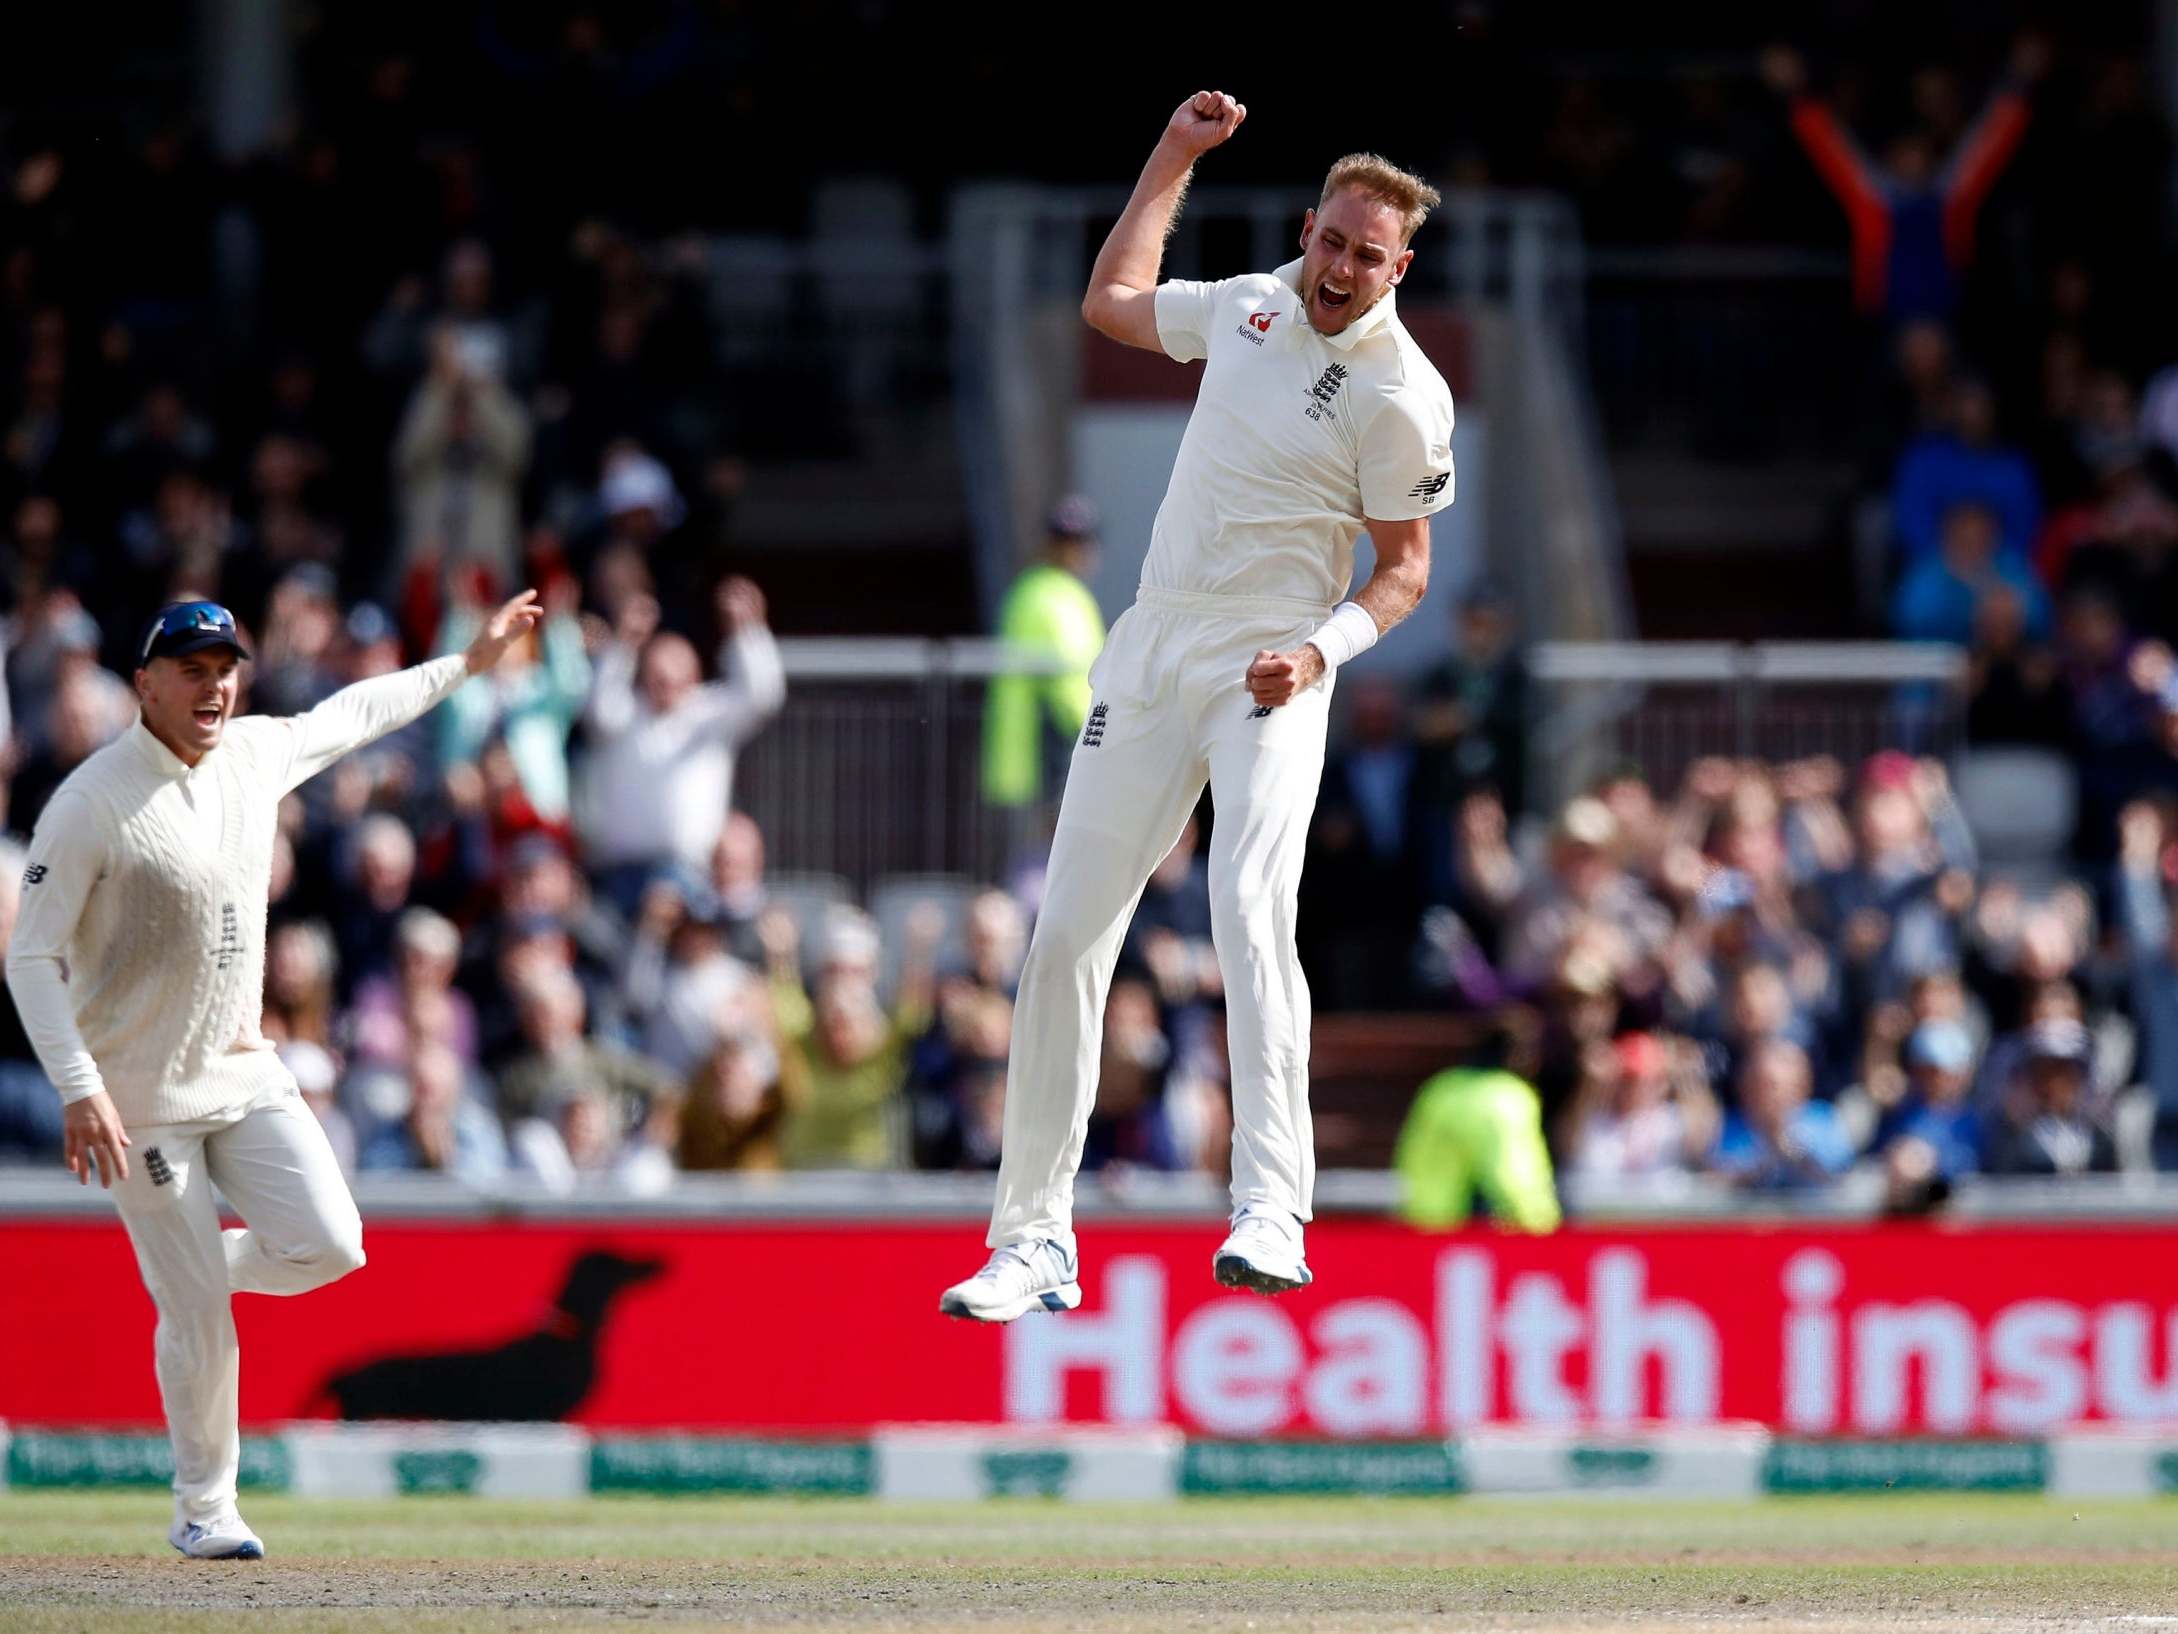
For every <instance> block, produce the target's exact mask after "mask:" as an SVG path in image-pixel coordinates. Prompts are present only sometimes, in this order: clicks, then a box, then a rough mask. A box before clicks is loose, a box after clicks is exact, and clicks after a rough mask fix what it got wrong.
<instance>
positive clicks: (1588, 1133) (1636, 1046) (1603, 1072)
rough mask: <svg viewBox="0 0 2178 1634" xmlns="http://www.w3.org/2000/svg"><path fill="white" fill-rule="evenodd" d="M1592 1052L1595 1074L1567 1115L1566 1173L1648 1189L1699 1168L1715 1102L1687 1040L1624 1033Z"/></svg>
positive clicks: (1710, 1138) (1709, 1140)
mask: <svg viewBox="0 0 2178 1634" xmlns="http://www.w3.org/2000/svg"><path fill="white" fill-rule="evenodd" d="M1595 1053H1596V1063H1595V1065H1596V1070H1595V1071H1594V1072H1593V1074H1592V1075H1591V1076H1590V1077H1589V1078H1588V1079H1587V1080H1586V1081H1585V1082H1584V1083H1583V1084H1582V1086H1581V1090H1580V1092H1579V1095H1578V1098H1577V1099H1576V1100H1575V1101H1574V1103H1573V1105H1572V1106H1571V1107H1570V1108H1569V1109H1568V1111H1567V1113H1566V1125H1567V1132H1566V1134H1565V1136H1564V1137H1563V1139H1562V1141H1561V1145H1562V1146H1563V1147H1564V1149H1565V1151H1566V1154H1567V1162H1566V1169H1567V1172H1568V1173H1569V1174H1573V1175H1578V1176H1580V1177H1581V1178H1582V1179H1585V1180H1608V1181H1616V1182H1634V1183H1653V1182H1655V1181H1657V1180H1659V1179H1662V1178H1665V1177H1672V1176H1686V1175H1691V1174H1693V1173H1694V1172H1695V1171H1697V1170H1699V1169H1701V1168H1702V1167H1703V1166H1705V1165H1706V1163H1707V1162H1708V1159H1709V1152H1710V1148H1711V1147H1713V1146H1714V1145H1715V1144H1716V1140H1717V1103H1716V1099H1715V1097H1713V1096H1712V1095H1711V1094H1710V1093H1709V1084H1708V1081H1707V1079H1706V1078H1705V1076H1704V1075H1703V1071H1702V1062H1701V1055H1700V1052H1699V1051H1698V1050H1696V1049H1695V1048H1694V1047H1693V1045H1692V1044H1691V1042H1690V1041H1688V1040H1684V1039H1673V1038H1670V1037H1668V1036H1667V1037H1659V1036H1658V1035H1656V1034H1654V1033H1626V1034H1624V1035H1622V1036H1621V1037H1620V1038H1619V1039H1618V1040H1617V1041H1616V1043H1615V1044H1614V1045H1613V1046H1612V1048H1611V1050H1610V1051H1609V1052H1608V1053H1606V1052H1602V1051H1598V1052H1595Z"/></svg>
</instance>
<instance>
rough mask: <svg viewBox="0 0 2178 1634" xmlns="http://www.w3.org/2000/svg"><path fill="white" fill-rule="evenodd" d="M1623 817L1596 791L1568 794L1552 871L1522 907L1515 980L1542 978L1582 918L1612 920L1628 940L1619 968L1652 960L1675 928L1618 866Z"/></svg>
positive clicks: (1516, 927)
mask: <svg viewBox="0 0 2178 1634" xmlns="http://www.w3.org/2000/svg"><path fill="white" fill-rule="evenodd" d="M1619 839H1620V833H1619V826H1618V819H1617V818H1615V817H1613V816H1612V815H1611V809H1610V807H1608V806H1606V805H1605V804H1604V803H1603V802H1602V801H1600V800H1598V799H1595V798H1594V797H1593V796H1589V795H1583V796H1581V797H1579V798H1578V799H1575V800H1573V801H1570V802H1569V803H1568V804H1567V806H1566V808H1565V810H1564V812H1563V813H1561V814H1560V816H1559V818H1558V822H1557V826H1556V827H1555V828H1554V829H1553V830H1552V831H1551V839H1550V872H1549V874H1548V876H1547V878H1545V879H1544V880H1542V881H1540V882H1539V883H1538V884H1537V885H1536V886H1534V887H1533V888H1532V889H1531V890H1530V892H1529V894H1528V896H1527V898H1526V899H1525V900H1524V901H1523V902H1522V903H1521V905H1520V907H1519V908H1518V909H1517V910H1516V912H1515V914H1514V917H1513V922H1512V928H1511V933H1510V935H1509V936H1508V938H1507V943H1506V949H1505V969H1506V972H1507V974H1509V975H1510V976H1512V977H1513V979H1514V980H1516V981H1527V982H1534V981H1538V980H1540V979H1541V978H1542V977H1543V976H1544V975H1545V974H1546V973H1547V972H1548V971H1549V970H1550V969H1551V968H1552V967H1553V966H1554V965H1555V964H1556V963H1557V960H1558V956H1559V954H1560V953H1561V952H1562V951H1563V950H1564V948H1565V946H1566V943H1567V941H1568V940H1569V939H1570V938H1571V937H1572V935H1573V933H1574V931H1575V929H1576V928H1577V927H1579V926H1580V925H1581V924H1582V923H1583V922H1584V921H1589V920H1594V921H1598V922H1600V923H1602V924H1604V925H1607V926H1609V927H1610V928H1611V930H1612V931H1614V932H1615V933H1616V934H1617V936H1618V938H1619V939H1620V941H1621V943H1622V947H1623V951H1622V954H1621V960H1620V969H1621V970H1622V971H1623V970H1626V969H1628V968H1630V967H1631V966H1632V965H1634V964H1638V963H1645V962H1649V961H1653V960H1654V959H1655V958H1656V957H1657V956H1658V955H1659V954H1660V953H1661V952H1662V951H1663V947H1664V943H1665V941H1666V939H1667V938H1668V937H1669V936H1670V934H1671V916H1670V915H1669V914H1667V913H1666V912H1665V911H1664V909H1663V907H1662V906H1661V905H1660V904H1658V903H1657V902H1656V900H1655V899H1654V898H1653V897H1652V896H1650V894H1649V893H1648V891H1647V890H1646V889H1644V888H1643V886H1642V885H1641V883H1640V882H1639V881H1637V880H1636V879H1634V878H1633V877H1632V876H1631V875H1630V874H1628V873H1627V872H1626V870H1625V869H1624V868H1623V867H1621V866H1620V864H1619V862H1618V859H1617V846H1618V844H1619Z"/></svg>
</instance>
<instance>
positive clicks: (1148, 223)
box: [1081, 91, 1248, 352]
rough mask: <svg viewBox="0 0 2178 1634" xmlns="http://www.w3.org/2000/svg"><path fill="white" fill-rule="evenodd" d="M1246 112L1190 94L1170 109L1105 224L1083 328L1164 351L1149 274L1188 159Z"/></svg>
mask: <svg viewBox="0 0 2178 1634" xmlns="http://www.w3.org/2000/svg"><path fill="white" fill-rule="evenodd" d="M1247 117H1248V110H1247V108H1246V107H1245V106H1244V105H1243V104H1241V103H1239V102H1235V101H1234V100H1233V99H1232V98H1231V97H1229V96H1227V95H1226V94H1225V93H1224V92H1223V91H1197V92H1196V93H1195V94H1194V95H1193V96H1191V97H1189V98H1188V99H1187V101H1185V102H1183V103H1181V104H1180V106H1179V108H1178V109H1177V110H1175V111H1174V113H1173V115H1172V119H1171V122H1170V123H1169V124H1167V125H1166V126H1165V132H1164V135H1162V136H1161V137H1159V138H1158V139H1157V146H1156V147H1155V148H1154V149H1152V150H1151V152H1150V156H1149V163H1147V164H1145V165H1144V166H1143V167H1142V176H1141V179H1140V180H1139V181H1137V182H1136V183H1135V184H1134V196H1133V197H1132V198H1130V199H1128V200H1127V208H1126V209H1125V210H1123V211H1121V212H1120V216H1119V219H1118V220H1117V221H1116V222H1114V223H1113V224H1112V230H1111V233H1110V235H1109V236H1108V237H1106V239H1105V240H1104V248H1103V249H1102V250H1100V251H1098V252H1097V264H1096V266H1095V267H1094V268H1092V269H1091V271H1090V273H1089V292H1088V294H1087V295H1085V296H1084V297H1083V298H1082V303H1081V315H1082V317H1083V318H1084V319H1086V320H1087V322H1088V324H1089V327H1090V328H1092V329H1094V330H1096V331H1097V332H1098V333H1099V334H1104V335H1109V336H1111V338H1112V339H1114V340H1116V341H1121V342H1124V343H1125V344H1126V345H1129V346H1139V347H1142V348H1143V349H1144V350H1145V351H1151V352H1157V351H1162V350H1164V348H1163V346H1162V344H1161V343H1160V342H1159V341H1158V338H1157V270H1158V268H1159V267H1160V266H1162V265H1163V263H1164V258H1165V240H1166V239H1167V238H1168V237H1170V236H1171V233H1172V222H1173V218H1174V217H1175V216H1177V215H1178V214H1179V212H1180V201H1181V200H1182V199H1183V198H1185V197H1186V196H1187V182H1188V178H1189V177H1190V176H1192V175H1193V174H1194V171H1195V161H1196V160H1197V159H1199V158H1201V157H1202V156H1203V155H1204V154H1205V153H1208V152H1209V151H1210V150H1211V149H1212V148H1214V147H1216V146H1217V145H1218V144H1219V143H1221V142H1223V141H1225V140H1226V139H1227V138H1228V137H1230V136H1231V135H1232V134H1233V132H1234V131H1236V130H1238V129H1240V122H1241V121H1242V120H1243V119H1245V118H1247Z"/></svg>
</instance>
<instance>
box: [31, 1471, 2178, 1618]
mask: <svg viewBox="0 0 2178 1634" xmlns="http://www.w3.org/2000/svg"><path fill="white" fill-rule="evenodd" d="M245 1513H246V1514H247V1515H248V1517H249V1519H250V1522H251V1524H252V1525H253V1526H255V1527H256V1528H257V1530H258V1531H259V1533H261V1534H262V1535H263V1536H264V1538H265V1541H266V1545H267V1547H268V1549H269V1550H270V1551H271V1554H272V1558H271V1559H270V1560H267V1561H261V1562H255V1563H234V1562H197V1561H184V1560H183V1559H181V1557H180V1556H178V1555H176V1554H175V1553H174V1552H173V1551H172V1550H171V1549H169V1548H168V1547H167V1545H166V1542H165V1528H166V1522H167V1502H166V1499H165V1496H164V1495H163V1494H160V1493H153V1492H144V1493H130V1494H125V1495H115V1494H112V1493H101V1494H89V1493H81V1494H79V1493H58V1494H56V1493H51V1492H18V1493H15V1494H13V1495H9V1496H4V1497H0V1634H62V1631H68V1634H75V1631H78V1630H80V1631H84V1634H92V1631H95V1634H152V1631H154V1630H158V1631H161V1634H164V1631H168V1630H175V1631H182V1634H215V1631H216V1634H233V1631H236V1630H283V1631H284V1630H293V1631H296V1634H303V1631H310V1634H440V1631H453V1630H461V1631H463V1634H470V1631H479V1634H508V1631H513V1630H530V1629H537V1630H547V1629H549V1630H589V1629H604V1628H607V1627H614V1628H623V1629H624V1628H626V1627H628V1626H629V1625H631V1624H640V1625H644V1626H649V1627H655V1628H658V1629H660V1630H664V1631H681V1630H689V1631H693V1630H702V1629H733V1630H776V1631H781V1634H786V1631H792V1634H825V1631H830V1630H843V1631H856V1634H862V1631H885V1630H902V1631H907V1630H914V1631H924V1630H940V1629H977V1630H984V1629H987V1630H1006V1631H1013V1630H1023V1631H1031V1634H1045V1631H1050V1634H1057V1631H1060V1630H1068V1631H1072V1630H1084V1631H1089V1634H1153V1631H1154V1634H1163V1631H1166V1630H1233V1631H1236V1634H1240V1631H1248V1630H1254V1631H1259V1634H1278V1631H1300V1630H1306V1631H1311V1634H1343V1631H1347V1630H1353V1631H1357V1634H1358V1631H1362V1630H1367V1631H1369V1634H1392V1631H1402V1630H1422V1629H1428V1630H1449V1629H1487V1630H1499V1629H1504V1630H1523V1631H1528V1630H1548V1629H1581V1630H1591V1629H1594V1630H1601V1629H1626V1630H1640V1631H1657V1634H1662V1631H1664V1630H1670V1631H1672V1634H1703V1631H1708V1630H1720V1629H1731V1630H1737V1629H1761V1630H1764V1631H1766V1634H1814V1631H1817V1630H1821V1631H1825V1634H1827V1631H1832V1630H1836V1631H1839V1634H1843V1631H1846V1630H1854V1631H1858V1630H1863V1629H1889V1628H1901V1629H1913V1630H1923V1631H1928V1630H1976V1631H1990V1634H2008V1631H2010V1630H2015V1629H2019V1630H2053V1629H2097V1630H2101V1629H2107V1630H2112V1631H2116V1630H2131V1629H2143V1628H2154V1627H2163V1628H2168V1629H2171V1630H2174V1631H2178V1501H2167V1502H2163V1503H2155V1502H2128V1503H2097V1504H2082V1505H2079V1506H2078V1507H2077V1508H2075V1507H2074V1506H2073V1505H2071V1504H2066V1503H2060V1502H2052V1501H2049V1500H2046V1499H2042V1498H2027V1497H1990V1496H1982V1497H1971V1496H1910V1497H1908V1496H1888V1495H1886V1496H1880V1497H1851V1498H1769V1499H1764V1500H1762V1501H1760V1502H1756V1503H1749V1504H1718V1503H1689V1502H1674V1501H1661V1500H1652V1501H1647V1502H1619V1501H1606V1500H1585V1501H1571V1502H1566V1501H1554V1500H1491V1499H1476V1498H1459V1499H1430V1498H1413V1499H1359V1498H1322V1499H1287V1498H1253V1499H1216V1498H1205V1499H1189V1500H1184V1501H1182V1502H1179V1503H1174V1504H1169V1505H1162V1506H1157V1507H1147V1506H1142V1507H1133V1506H1128V1507H1120V1506H1113V1507H1097V1506H1087V1505H1084V1506H1062V1505H1059V1504H1056V1503H1049V1502H1043V1501H1038V1500H1034V1499H1009V1500H1003V1501H999V1502H994V1503H988V1504H980V1505H970V1504H962V1505H957V1506H948V1507H939V1506H934V1505H915V1506H908V1505H898V1506H894V1505H881V1504H877V1503H873V1502H870V1501H868V1500H855V1499H806V1500H778V1499H760V1498H751V1499H733V1498H666V1499H652V1498H619V1497H605V1498H594V1499H591V1500H590V1501H588V1502H584V1503H534V1504H520V1503H487V1502H480V1501H476V1500H472V1499H434V1498H410V1499H402V1500H397V1501H388V1502H382V1503H336V1502H309V1501H302V1500H296V1499H293V1498H270V1497H260V1498H257V1499H254V1500H253V1501H251V1502H249V1503H248V1504H246V1505H245Z"/></svg>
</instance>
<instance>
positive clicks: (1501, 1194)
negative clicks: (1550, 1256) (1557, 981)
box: [1392, 1014, 1560, 1232]
mask: <svg viewBox="0 0 2178 1634" xmlns="http://www.w3.org/2000/svg"><path fill="white" fill-rule="evenodd" d="M1532 1053H1533V1047H1532V1043H1531V1041H1530V1036H1529V1024H1528V1022H1527V1021H1526V1019H1525V1018H1524V1017H1521V1016H1519V1015H1518V1014H1513V1015H1510V1016H1508V1017H1507V1018H1505V1019H1504V1020H1502V1021H1501V1022H1500V1024H1499V1027H1498V1029H1497V1031H1496V1033H1495V1034H1494V1035H1493V1036H1492V1037H1491V1038H1490V1039H1489V1040H1488V1041H1487V1042H1486V1044H1485V1045H1484V1048H1483V1052H1482V1054H1483V1059H1482V1061H1481V1063H1480V1064H1478V1065H1475V1066H1468V1067H1450V1068H1447V1069H1446V1070H1445V1071H1443V1072H1440V1073H1438V1074H1437V1075H1436V1076H1435V1077H1434V1078H1431V1079H1430V1080H1429V1081H1428V1082H1426V1083H1425V1084H1423V1085H1422V1087H1421V1088H1420V1089H1418V1090H1417V1091H1415V1095H1414V1104H1413V1105H1412V1106H1411V1107H1409V1108H1408V1110H1407V1117H1406V1122H1405V1123H1404V1124H1402V1125H1401V1126H1400V1130H1399V1142H1398V1145H1397V1147H1396V1148H1395V1149H1394V1150H1393V1152H1392V1168H1393V1170H1394V1172H1396V1173H1397V1175H1398V1177H1399V1212H1400V1215H1401V1217H1402V1218H1404V1219H1406V1220H1408V1221H1409V1222H1411V1223H1412V1224H1414V1225H1417V1226H1420V1227H1421V1228H1422V1229H1423V1230H1425V1231H1448V1230H1451V1229H1453V1228H1454V1227H1457V1226H1460V1225H1464V1224H1465V1223H1466V1222H1467V1221H1468V1219H1469V1218H1470V1217H1471V1216H1472V1215H1473V1213H1474V1211H1475V1206H1476V1204H1477V1202H1478V1201H1479V1202H1480V1203H1481V1204H1482V1205H1483V1206H1484V1207H1485V1208H1487V1209H1488V1211H1489V1215H1490V1218H1491V1219H1493V1220H1495V1221H1497V1222H1499V1223H1500V1224H1502V1225H1505V1226H1507V1227H1509V1228H1510V1229H1512V1230H1515V1231H1527V1232H1549V1231H1555V1230H1557V1229H1558V1222H1559V1218H1560V1215H1559V1209H1558V1193H1557V1185H1556V1181H1555V1179H1554V1177H1553V1175H1552V1173H1551V1166H1550V1147H1549V1144H1548V1143H1547V1142H1546V1141H1545V1140H1544V1138H1543V1108H1542V1103H1541V1101H1540V1100H1539V1099H1538V1098H1537V1096H1536V1093H1535V1089H1534V1086H1533V1085H1532V1084H1530V1083H1529V1082H1528V1078H1527V1076H1526V1075H1525V1074H1523V1073H1522V1072H1521V1071H1520V1070H1519V1069H1520V1068H1521V1067H1523V1066H1528V1065H1530V1064H1531V1063H1530V1061H1529V1057H1530V1056H1531V1055H1532Z"/></svg>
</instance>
